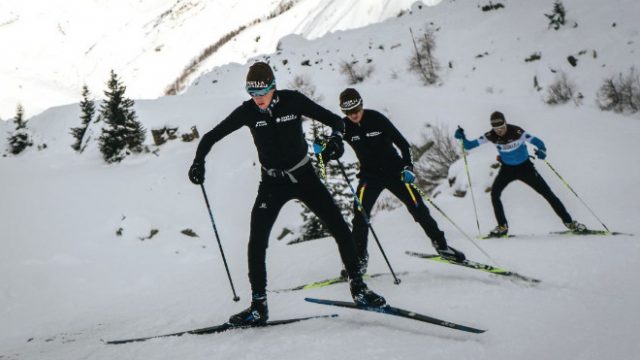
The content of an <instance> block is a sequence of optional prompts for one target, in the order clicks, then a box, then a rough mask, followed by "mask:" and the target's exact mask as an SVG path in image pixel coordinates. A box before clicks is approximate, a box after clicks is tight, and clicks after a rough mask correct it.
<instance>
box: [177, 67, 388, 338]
mask: <svg viewBox="0 0 640 360" xmlns="http://www.w3.org/2000/svg"><path fill="white" fill-rule="evenodd" d="M246 90H247V92H248V93H249V95H251V100H247V101H245V102H243V103H242V105H240V106H239V107H238V108H236V109H235V110H234V111H233V112H232V113H231V114H230V115H229V116H227V118H226V119H224V120H223V121H222V122H220V123H219V124H218V125H217V126H215V127H214V128H213V130H211V131H209V132H208V133H206V134H205V135H204V136H203V137H202V140H201V141H200V144H199V145H198V149H197V151H196V155H195V159H194V160H193V165H191V168H190V169H189V179H190V180H191V182H193V183H194V184H202V183H203V182H204V173H205V157H206V155H207V154H208V153H209V151H210V149H211V147H212V146H213V145H214V144H215V143H216V142H218V141H219V140H221V139H222V138H224V137H225V136H227V135H229V134H230V133H232V132H233V131H235V130H238V129H239V128H241V127H242V126H246V127H248V128H249V129H250V131H251V135H252V136H253V141H254V143H255V146H256V148H257V150H258V158H259V159H260V163H261V165H262V179H261V182H260V186H259V188H258V195H257V197H256V200H255V203H254V206H253V210H252V211H251V230H250V235H249V247H248V256H249V259H248V260H249V261H248V262H249V280H250V282H251V290H252V301H251V306H250V307H249V308H248V309H246V310H244V311H242V312H240V313H238V314H236V315H233V316H231V318H230V319H229V322H230V323H232V324H234V325H248V324H262V323H265V322H266V321H267V319H268V317H269V312H268V307H267V296H266V286H267V272H266V264H265V258H266V251H267V245H268V240H269V234H270V232H271V228H272V227H273V224H274V222H275V220H276V217H277V216H278V213H279V211H280V209H281V208H282V206H283V205H284V204H285V203H286V202H288V201H289V200H291V199H294V198H295V199H299V200H300V201H302V202H303V203H304V204H305V205H307V207H308V208H309V209H311V210H312V211H313V212H314V213H315V214H316V215H317V216H318V217H319V218H320V219H321V220H322V221H323V222H324V224H325V225H326V226H327V229H328V230H329V232H330V233H331V234H332V235H333V237H334V238H335V240H336V242H337V244H338V249H339V252H340V257H341V259H342V262H343V264H344V266H345V269H346V271H347V274H348V276H349V279H350V289H351V295H352V297H353V300H354V301H355V302H356V303H357V304H360V305H366V306H372V307H380V306H384V305H385V303H386V302H385V299H384V298H383V297H382V296H380V295H378V294H376V293H374V292H373V291H371V290H369V289H368V288H367V285H366V284H365V283H364V282H363V281H362V276H361V275H360V273H359V272H358V269H357V255H356V247H355V244H354V241H353V238H352V236H351V232H350V231H349V227H348V225H347V223H346V222H345V221H344V218H343V217H342V215H341V213H340V210H339V209H338V207H337V205H336V204H335V203H334V201H333V198H332V197H331V195H330V193H329V191H328V190H327V188H326V187H325V186H324V185H323V184H322V182H321V181H320V179H319V178H318V177H317V175H316V174H315V172H314V169H313V167H312V165H311V162H310V161H309V158H308V156H307V146H308V145H307V143H306V141H305V138H304V133H303V130H302V116H306V117H310V118H313V119H316V120H319V121H320V122H322V123H324V124H326V125H328V126H330V127H331V128H332V129H333V134H332V136H331V137H330V138H329V141H328V143H327V150H328V156H329V157H330V158H337V157H339V156H340V155H342V153H343V152H344V145H343V144H342V134H343V129H344V124H343V123H342V121H341V119H340V117H339V116H337V115H335V114H333V113H332V112H330V111H328V110H326V109H325V108H323V107H321V106H320V105H318V104H316V103H314V102H313V101H311V100H310V99H309V98H307V97H306V96H304V95H303V94H301V93H299V92H297V91H291V90H277V89H276V82H275V76H274V74H273V71H272V69H271V67H270V66H269V65H268V64H267V63H264V62H257V63H255V64H253V65H251V67H250V68H249V71H248V73H247V78H246Z"/></svg>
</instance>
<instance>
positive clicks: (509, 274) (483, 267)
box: [405, 251, 540, 284]
mask: <svg viewBox="0 0 640 360" xmlns="http://www.w3.org/2000/svg"><path fill="white" fill-rule="evenodd" d="M405 254H407V255H410V256H415V257H419V258H422V259H429V260H433V261H438V262H442V263H448V264H453V265H460V266H464V267H468V268H471V269H476V270H481V271H486V272H488V273H491V274H496V275H501V276H505V277H511V278H514V279H518V280H522V281H525V282H528V283H532V284H537V283H539V282H540V280H538V279H534V278H530V277H526V276H523V275H520V274H518V273H515V272H513V271H508V270H505V269H501V268H499V267H495V266H491V265H487V264H481V263H477V262H475V261H471V260H464V261H463V262H456V261H452V260H447V259H445V258H443V257H441V256H440V255H435V254H424V253H419V252H413V251H405Z"/></svg>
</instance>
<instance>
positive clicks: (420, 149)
mask: <svg viewBox="0 0 640 360" xmlns="http://www.w3.org/2000/svg"><path fill="white" fill-rule="evenodd" d="M449 134H450V133H449V129H448V127H447V126H446V125H438V126H432V125H431V124H426V125H425V127H424V129H423V133H422V141H420V142H419V143H418V144H411V153H412V155H413V158H414V159H415V161H414V170H415V173H416V185H417V186H418V187H419V188H422V189H424V190H425V191H426V192H431V191H432V190H433V189H434V188H435V187H436V186H437V185H438V184H439V183H440V182H441V181H442V180H443V179H446V178H447V175H448V174H449V167H450V166H451V164H453V163H454V162H456V161H457V160H458V159H460V154H459V152H458V146H457V145H458V144H457V143H456V142H455V140H454V139H453V138H452V137H451V136H450V135H449Z"/></svg>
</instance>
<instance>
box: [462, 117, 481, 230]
mask: <svg viewBox="0 0 640 360" xmlns="http://www.w3.org/2000/svg"><path fill="white" fill-rule="evenodd" d="M458 129H462V128H461V127H460V125H458ZM460 148H461V149H462V158H463V159H464V170H465V172H466V173H467V181H468V182H469V190H470V191H471V201H473V212H474V213H475V215H476V225H477V226H478V236H482V232H481V231H480V221H479V220H478V208H477V207H476V197H475V196H474V195H473V186H471V174H470V173H469V163H467V152H466V151H465V150H464V141H463V140H460Z"/></svg>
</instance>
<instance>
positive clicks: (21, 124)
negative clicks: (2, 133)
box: [8, 104, 33, 155]
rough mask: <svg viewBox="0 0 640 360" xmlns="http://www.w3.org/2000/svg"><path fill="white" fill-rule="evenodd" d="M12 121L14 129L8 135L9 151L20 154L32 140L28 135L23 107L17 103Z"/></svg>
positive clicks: (30, 144)
mask: <svg viewBox="0 0 640 360" xmlns="http://www.w3.org/2000/svg"><path fill="white" fill-rule="evenodd" d="M13 123H14V124H16V129H15V131H14V132H13V134H11V136H9V138H8V140H9V151H10V152H11V153H12V154H13V155H18V154H20V153H21V152H22V151H23V150H24V149H26V148H27V146H32V145H33V142H32V141H31V137H30V136H29V130H28V129H27V122H26V121H25V120H24V108H23V107H22V105H20V104H18V107H17V108H16V116H15V117H14V118H13Z"/></svg>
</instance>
